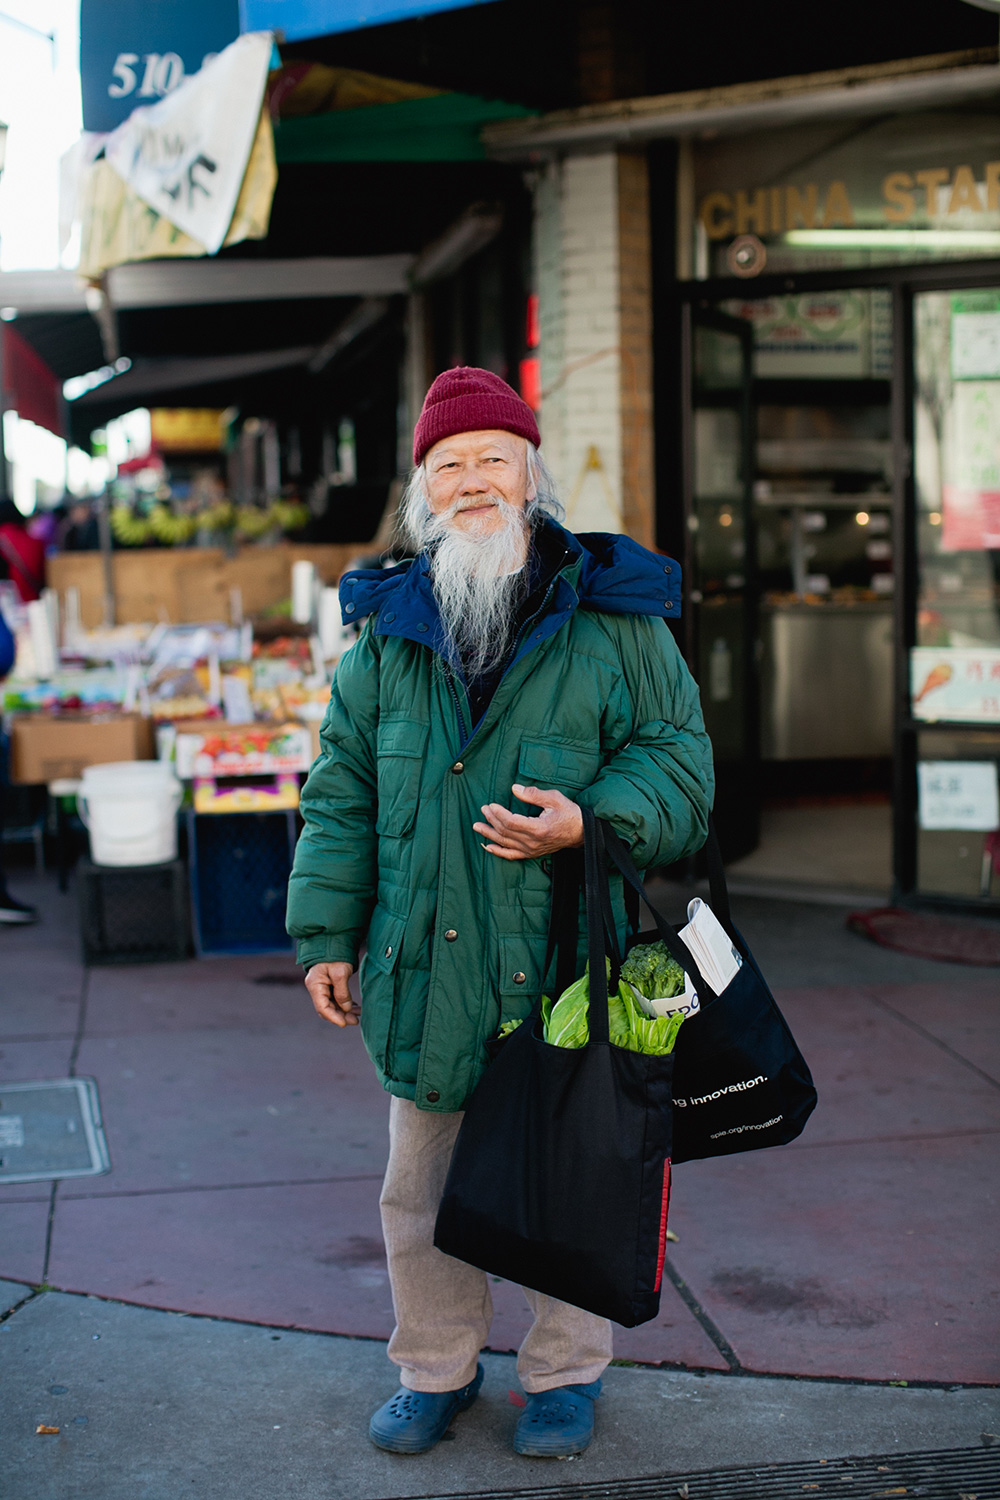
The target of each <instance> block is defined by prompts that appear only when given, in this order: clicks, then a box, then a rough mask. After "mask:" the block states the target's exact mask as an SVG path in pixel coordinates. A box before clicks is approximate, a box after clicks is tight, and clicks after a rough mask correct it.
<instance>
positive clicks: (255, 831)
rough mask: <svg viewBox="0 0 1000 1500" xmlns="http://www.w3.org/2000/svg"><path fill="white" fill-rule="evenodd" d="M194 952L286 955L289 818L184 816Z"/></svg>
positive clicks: (291, 835)
mask: <svg viewBox="0 0 1000 1500" xmlns="http://www.w3.org/2000/svg"><path fill="white" fill-rule="evenodd" d="M187 828H188V859H189V864H190V878H191V915H192V926H193V929H194V944H195V951H196V952H197V954H198V956H199V957H202V956H205V955H209V954H220V955H221V954H239V953H288V952H289V951H290V950H291V946H292V944H291V939H290V938H289V937H288V934H287V933H286V932H285V900H286V897H287V893H288V876H289V874H290V873H291V868H292V856H293V854H294V852H295V836H296V835H295V814H294V812H291V811H286V812H249V813H198V812H193V811H190V812H188V814H187Z"/></svg>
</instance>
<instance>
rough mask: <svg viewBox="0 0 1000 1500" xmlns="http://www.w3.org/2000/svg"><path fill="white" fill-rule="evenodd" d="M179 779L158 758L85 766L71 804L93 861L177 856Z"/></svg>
mask: <svg viewBox="0 0 1000 1500" xmlns="http://www.w3.org/2000/svg"><path fill="white" fill-rule="evenodd" d="M182 795H183V794H182V790H181V784H180V782H179V781H178V780H177V777H176V776H175V775H174V773H173V770H172V769H171V767H170V766H168V765H165V764H164V763H163V762H162V761H157V760H125V761H114V762H111V763H109V764H107V765H101V766H87V768H86V770H85V771H84V773H83V780H82V784H81V786H80V790H79V792H78V793H77V799H76V804H77V808H78V810H79V813H80V817H81V818H82V819H83V821H84V823H85V824H86V826H87V830H88V832H89V834H90V857H91V859H92V860H93V861H94V864H95V865H160V864H165V863H166V862H167V860H171V859H176V858H177V809H178V807H180V804H181V797H182Z"/></svg>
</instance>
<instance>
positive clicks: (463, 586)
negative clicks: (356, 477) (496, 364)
mask: <svg viewBox="0 0 1000 1500" xmlns="http://www.w3.org/2000/svg"><path fill="white" fill-rule="evenodd" d="M525 446H526V449H527V453H526V458H527V470H528V493H527V498H526V501H525V505H524V508H523V509H522V508H521V507H519V506H515V505H511V504H510V503H509V502H508V501H506V500H502V499H500V498H499V497H495V498H496V503H497V505H498V507H499V510H500V515H501V519H502V524H501V526H500V527H499V528H498V529H497V530H495V531H492V532H490V533H489V534H488V535H487V536H476V535H471V536H470V535H465V534H464V533H463V532H461V531H458V530H456V529H455V527H454V525H453V519H454V515H453V513H454V509H455V507H452V509H451V511H448V512H445V513H444V514H443V515H441V516H436V515H435V514H434V512H433V511H432V510H431V508H430V502H429V498H428V492H427V475H426V472H425V470H424V466H423V464H419V465H418V466H417V468H415V469H414V470H413V473H412V474H411V475H410V479H409V482H408V483H407V486H406V489H405V491H404V494H403V498H402V500H401V502H400V507H399V520H398V529H399V533H400V537H401V539H402V540H403V541H404V543H405V544H407V545H409V546H411V547H413V548H414V549H415V550H416V551H417V552H418V553H419V552H425V551H427V550H428V549H429V548H432V547H433V549H434V552H433V558H434V560H433V566H432V578H433V583H434V593H435V596H436V598H437V602H438V607H439V609H440V611H441V618H442V620H443V622H444V626H445V629H446V631H447V640H448V656H449V658H450V660H451V663H452V665H453V666H454V667H459V668H461V669H463V670H464V671H465V673H466V676H467V677H468V678H472V677H479V676H481V675H482V674H483V673H486V672H490V671H492V670H493V669H494V668H496V667H499V666H500V665H501V663H502V662H503V660H504V658H505V656H506V653H507V650H508V647H509V644H510V633H511V627H512V625H513V622H514V619H515V617H516V613H517V609H518V606H519V605H520V603H521V601H522V600H523V599H524V597H525V593H526V590H527V578H528V569H527V567H526V566H525V565H524V564H525V536H526V533H527V531H528V530H529V528H530V526H531V523H532V521H533V520H534V519H535V517H537V516H540V515H548V516H552V517H554V518H556V519H558V518H561V517H562V514H563V508H562V506H561V505H560V503H559V501H558V499H557V498H556V494H555V486H554V485H553V482H552V476H551V474H550V473H549V471H548V469H547V468H546V467H545V464H544V462H543V460H542V458H541V455H540V454H539V452H538V450H537V448H535V447H534V445H533V444H532V443H527V442H526V445H525Z"/></svg>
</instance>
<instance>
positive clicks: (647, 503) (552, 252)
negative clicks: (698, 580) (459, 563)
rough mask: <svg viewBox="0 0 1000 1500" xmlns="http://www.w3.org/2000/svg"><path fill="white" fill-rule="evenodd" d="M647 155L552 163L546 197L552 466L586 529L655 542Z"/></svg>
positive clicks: (538, 200)
mask: <svg viewBox="0 0 1000 1500" xmlns="http://www.w3.org/2000/svg"><path fill="white" fill-rule="evenodd" d="M647 200H648V185H647V181H646V170H645V158H644V157H643V156H641V155H636V154H629V155H626V156H622V157H618V156H617V155H616V154H615V153H613V152H606V153H603V154H600V155H595V156H576V157H569V158H567V159H566V160H564V161H562V162H555V163H550V164H549V165H548V166H547V167H546V168H545V169H544V171H543V172H542V174H541V175H540V177H539V180H538V184H537V187H536V193H535V257H536V284H537V287H538V294H539V333H540V349H539V353H540V358H541V375H542V411H541V431H542V442H543V445H544V452H545V457H546V460H547V461H548V463H549V466H550V467H551V469H552V471H553V473H554V475H555V478H556V482H557V484H558V487H559V492H560V495H561V496H562V498H563V501H564V503H565V504H566V507H567V523H568V525H569V526H570V528H571V529H572V530H576V531H622V530H627V531H628V532H629V533H630V534H631V535H633V536H635V537H636V539H637V540H639V541H643V542H649V541H651V539H652V535H653V522H652V511H653V494H652V440H651V383H650V377H651V356H650V340H649V322H650V312H649V302H650V289H649V241H648V236H649V226H648V201H647Z"/></svg>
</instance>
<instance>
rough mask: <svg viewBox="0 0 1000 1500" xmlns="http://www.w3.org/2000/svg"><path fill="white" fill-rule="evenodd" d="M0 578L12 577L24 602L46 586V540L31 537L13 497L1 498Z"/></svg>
mask: <svg viewBox="0 0 1000 1500" xmlns="http://www.w3.org/2000/svg"><path fill="white" fill-rule="evenodd" d="M0 578H9V579H10V580H11V582H12V583H13V584H14V587H15V588H16V589H17V592H18V595H19V596H20V599H21V603H22V604H29V603H30V602H31V600H32V599H38V598H39V597H40V596H41V592H42V589H43V588H44V587H45V543H44V542H42V541H39V539H38V538H37V537H34V536H31V535H30V534H29V532H28V528H27V526H26V524H25V519H24V517H23V516H22V514H21V512H20V511H19V510H18V508H17V506H16V505H15V504H14V502H13V500H0Z"/></svg>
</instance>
